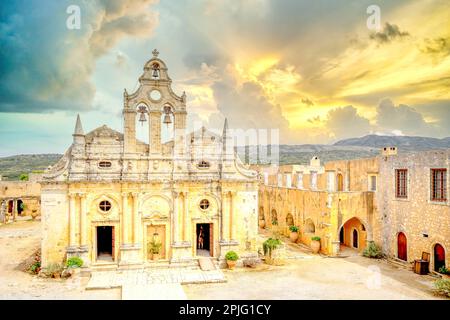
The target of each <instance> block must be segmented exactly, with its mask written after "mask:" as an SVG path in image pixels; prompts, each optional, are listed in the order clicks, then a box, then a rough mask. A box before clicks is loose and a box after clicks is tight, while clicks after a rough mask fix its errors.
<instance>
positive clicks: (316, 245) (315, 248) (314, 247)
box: [311, 240, 320, 253]
mask: <svg viewBox="0 0 450 320" xmlns="http://www.w3.org/2000/svg"><path fill="white" fill-rule="evenodd" d="M311 249H312V251H313V252H314V253H319V251H320V241H317V240H312V241H311Z"/></svg>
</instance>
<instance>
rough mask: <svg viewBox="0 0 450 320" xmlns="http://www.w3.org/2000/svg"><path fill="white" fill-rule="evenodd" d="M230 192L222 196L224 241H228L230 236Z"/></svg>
mask: <svg viewBox="0 0 450 320" xmlns="http://www.w3.org/2000/svg"><path fill="white" fill-rule="evenodd" d="M228 197H229V192H226V193H224V194H222V216H221V223H222V228H221V229H222V234H221V236H222V240H223V241H226V240H227V239H228V237H229V235H230V231H229V230H230V220H229V218H230V211H229V208H228V207H229V201H228Z"/></svg>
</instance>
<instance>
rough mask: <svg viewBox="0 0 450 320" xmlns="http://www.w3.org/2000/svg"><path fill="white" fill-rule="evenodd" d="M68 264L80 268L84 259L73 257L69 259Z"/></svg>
mask: <svg viewBox="0 0 450 320" xmlns="http://www.w3.org/2000/svg"><path fill="white" fill-rule="evenodd" d="M66 266H67V267H68V268H80V267H82V266H83V259H81V258H80V257H71V258H69V259H67V262H66Z"/></svg>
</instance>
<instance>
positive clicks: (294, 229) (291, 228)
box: [289, 226, 299, 232]
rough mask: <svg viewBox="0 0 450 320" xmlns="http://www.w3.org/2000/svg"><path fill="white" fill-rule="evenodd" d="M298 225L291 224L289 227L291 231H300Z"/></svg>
mask: <svg viewBox="0 0 450 320" xmlns="http://www.w3.org/2000/svg"><path fill="white" fill-rule="evenodd" d="M298 230H299V229H298V227H297V226H290V227H289V231H291V232H298Z"/></svg>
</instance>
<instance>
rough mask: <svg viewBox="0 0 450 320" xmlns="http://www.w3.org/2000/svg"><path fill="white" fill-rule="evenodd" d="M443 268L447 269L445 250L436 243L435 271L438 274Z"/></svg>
mask: <svg viewBox="0 0 450 320" xmlns="http://www.w3.org/2000/svg"><path fill="white" fill-rule="evenodd" d="M442 267H445V249H444V247H443V246H441V245H440V244H439V243H436V244H435V246H434V271H436V272H438V271H439V269H440V268H442Z"/></svg>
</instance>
